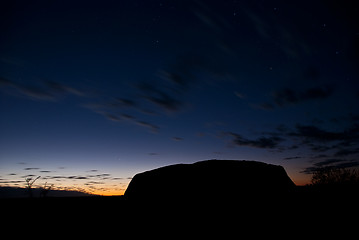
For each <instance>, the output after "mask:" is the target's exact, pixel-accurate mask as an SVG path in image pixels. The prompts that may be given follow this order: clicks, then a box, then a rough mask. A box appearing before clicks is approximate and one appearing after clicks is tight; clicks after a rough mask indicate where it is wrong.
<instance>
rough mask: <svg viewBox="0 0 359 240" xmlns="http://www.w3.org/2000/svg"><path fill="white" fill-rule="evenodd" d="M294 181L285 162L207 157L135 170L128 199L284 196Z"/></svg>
mask: <svg viewBox="0 0 359 240" xmlns="http://www.w3.org/2000/svg"><path fill="white" fill-rule="evenodd" d="M294 187H295V184H294V183H293V182H292V180H291V179H290V178H289V177H288V175H287V173H286V171H285V170H284V168H283V167H282V166H277V165H272V164H266V163H263V162H256V161H237V160H208V161H200V162H196V163H193V164H176V165H170V166H165V167H161V168H158V169H154V170H150V171H146V172H143V173H139V174H136V175H135V176H134V178H133V179H132V181H131V182H130V184H129V186H128V188H127V190H126V192H125V198H126V199H129V200H136V201H137V200H139V201H142V200H145V201H148V200H150V201H151V200H155V201H167V200H174V201H176V200H180V201H187V200H188V201H192V200H211V199H215V200H231V199H235V200H249V201H250V200H251V199H258V197H265V198H266V199H268V198H273V197H276V196H283V194H287V193H288V192H290V191H291V190H293V189H294Z"/></svg>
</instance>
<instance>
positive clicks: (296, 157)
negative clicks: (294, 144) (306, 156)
mask: <svg viewBox="0 0 359 240" xmlns="http://www.w3.org/2000/svg"><path fill="white" fill-rule="evenodd" d="M300 158H302V157H299V156H295V157H286V158H284V159H283V160H294V159H300Z"/></svg>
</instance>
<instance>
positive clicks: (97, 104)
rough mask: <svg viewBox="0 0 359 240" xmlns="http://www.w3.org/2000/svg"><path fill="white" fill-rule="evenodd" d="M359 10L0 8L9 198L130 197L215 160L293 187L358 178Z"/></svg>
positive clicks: (135, 3)
mask: <svg viewBox="0 0 359 240" xmlns="http://www.w3.org/2000/svg"><path fill="white" fill-rule="evenodd" d="M354 2H355V1H350V0H341V1H327V0H323V1H313V0H312V1H285V0H277V1H266V0H262V1H259V0H256V1H252V0H251V1H249V0H248V1H239V0H238V1H229V0H228V1H227V0H221V1H214V0H212V1H209V0H208V1H206V0H192V1H189V0H142V1H139V0H131V1H122V0H118V1H16V0H5V1H1V5H0V186H25V185H24V183H25V181H24V179H25V178H26V177H34V176H41V178H40V179H39V180H38V181H37V183H38V184H40V185H42V184H44V183H45V182H47V183H48V184H54V188H56V189H72V190H83V191H88V192H92V193H97V194H105V195H111V194H123V192H124V190H125V189H126V187H127V184H128V183H129V182H130V180H131V178H132V177H133V176H134V175H135V174H136V173H138V172H142V171H145V170H150V169H153V168H157V167H161V166H165V165H169V164H177V163H193V162H196V161H200V160H207V159H239V160H257V161H263V162H266V163H271V164H279V165H282V166H283V167H284V168H285V169H286V171H287V173H288V175H289V176H290V177H291V178H292V180H293V181H294V182H295V183H296V184H298V185H302V184H306V183H308V181H309V180H310V177H311V175H310V174H311V173H312V172H313V171H315V170H316V169H317V168H320V167H328V166H337V167H358V166H359V158H358V157H359V108H358V106H359V80H358V79H359V19H358V16H359V9H358V8H357V7H356V6H355V4H354ZM183 177H184V178H185V177H186V176H183ZM213 181H216V176H213ZM153 187H155V186H153ZM219 190H220V189H214V192H216V191H219ZM181 191H185V189H182V190H181Z"/></svg>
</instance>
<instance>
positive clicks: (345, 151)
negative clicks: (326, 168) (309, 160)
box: [334, 148, 359, 157]
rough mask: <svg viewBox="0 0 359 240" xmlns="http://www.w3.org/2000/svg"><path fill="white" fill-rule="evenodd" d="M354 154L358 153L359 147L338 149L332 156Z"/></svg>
mask: <svg viewBox="0 0 359 240" xmlns="http://www.w3.org/2000/svg"><path fill="white" fill-rule="evenodd" d="M355 154H359V148H352V149H348V148H345V149H340V150H339V151H337V152H336V153H335V154H334V156H335V157H344V156H349V155H355Z"/></svg>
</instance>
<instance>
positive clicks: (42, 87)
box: [0, 77, 85, 101]
mask: <svg viewBox="0 0 359 240" xmlns="http://www.w3.org/2000/svg"><path fill="white" fill-rule="evenodd" d="M0 90H1V91H3V92H5V93H7V94H10V95H15V96H22V97H26V98H29V99H31V100H37V101H57V100H58V99H59V98H60V97H61V96H64V95H66V94H71V95H76V96H85V93H84V92H83V91H80V90H79V89H76V88H73V87H70V86H67V85H65V84H62V83H59V82H55V81H43V82H39V83H37V84H35V83H31V84H22V83H19V82H15V81H12V80H10V79H7V78H4V77H0Z"/></svg>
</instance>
